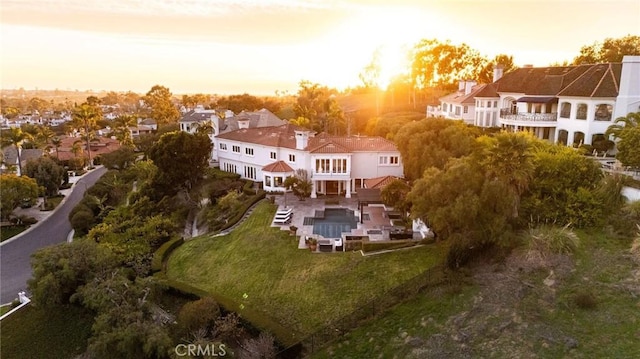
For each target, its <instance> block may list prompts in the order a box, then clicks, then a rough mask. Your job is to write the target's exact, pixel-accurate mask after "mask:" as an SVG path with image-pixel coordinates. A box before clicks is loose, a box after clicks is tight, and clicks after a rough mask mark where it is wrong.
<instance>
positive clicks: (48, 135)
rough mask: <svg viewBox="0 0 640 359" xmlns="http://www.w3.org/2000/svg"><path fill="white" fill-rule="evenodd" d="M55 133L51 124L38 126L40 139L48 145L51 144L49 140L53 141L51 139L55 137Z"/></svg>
mask: <svg viewBox="0 0 640 359" xmlns="http://www.w3.org/2000/svg"><path fill="white" fill-rule="evenodd" d="M55 135H56V134H55V133H53V130H51V127H49V126H40V127H39V128H38V135H37V137H38V139H39V140H40V141H42V142H44V146H45V147H47V146H48V145H49V142H51V140H52V139H53V138H54V137H55Z"/></svg>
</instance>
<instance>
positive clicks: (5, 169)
mask: <svg viewBox="0 0 640 359" xmlns="http://www.w3.org/2000/svg"><path fill="white" fill-rule="evenodd" d="M19 151H20V162H21V163H22V169H24V167H25V166H26V165H27V162H29V161H30V160H34V159H38V158H40V157H42V155H43V152H42V150H39V149H22V148H20V149H19ZM0 173H15V174H17V175H18V176H22V173H20V166H18V153H17V151H16V148H15V146H7V147H5V148H3V149H2V163H1V164H0Z"/></svg>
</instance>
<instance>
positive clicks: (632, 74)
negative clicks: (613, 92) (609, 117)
mask: <svg viewBox="0 0 640 359" xmlns="http://www.w3.org/2000/svg"><path fill="white" fill-rule="evenodd" d="M637 111H640V56H628V55H627V56H624V57H623V58H622V72H621V73H620V90H619V91H618V97H617V98H616V106H615V108H614V113H613V118H618V117H623V116H627V115H628V114H629V113H630V112H637Z"/></svg>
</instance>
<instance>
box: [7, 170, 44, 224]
mask: <svg viewBox="0 0 640 359" xmlns="http://www.w3.org/2000/svg"><path fill="white" fill-rule="evenodd" d="M0 198H2V200H1V201H0V217H2V219H7V218H9V216H10V215H11V213H12V212H13V210H14V209H15V208H16V207H18V206H19V205H20V204H21V203H22V201H24V200H25V199H28V200H34V199H36V198H38V184H37V183H36V181H35V180H34V179H33V178H29V177H26V176H24V177H18V176H16V175H13V174H3V175H0Z"/></svg>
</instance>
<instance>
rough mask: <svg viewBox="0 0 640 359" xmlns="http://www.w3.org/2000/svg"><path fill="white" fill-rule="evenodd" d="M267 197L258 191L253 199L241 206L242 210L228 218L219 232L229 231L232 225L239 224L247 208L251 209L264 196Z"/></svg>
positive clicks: (264, 193)
mask: <svg viewBox="0 0 640 359" xmlns="http://www.w3.org/2000/svg"><path fill="white" fill-rule="evenodd" d="M266 195H267V193H266V192H264V191H260V192H259V193H258V194H256V195H254V196H253V197H251V198H249V199H248V200H247V201H246V202H245V203H244V204H243V205H242V208H241V209H240V210H239V211H238V213H236V215H235V216H233V217H231V218H229V221H228V222H227V223H225V224H224V225H223V226H222V227H221V228H220V231H224V230H225V229H229V228H231V226H233V225H234V224H236V223H238V222H240V220H241V219H242V217H243V216H244V214H245V213H247V211H248V210H249V208H251V206H253V205H254V204H256V203H258V201H260V200H261V199H264V198H265V196H266Z"/></svg>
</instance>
